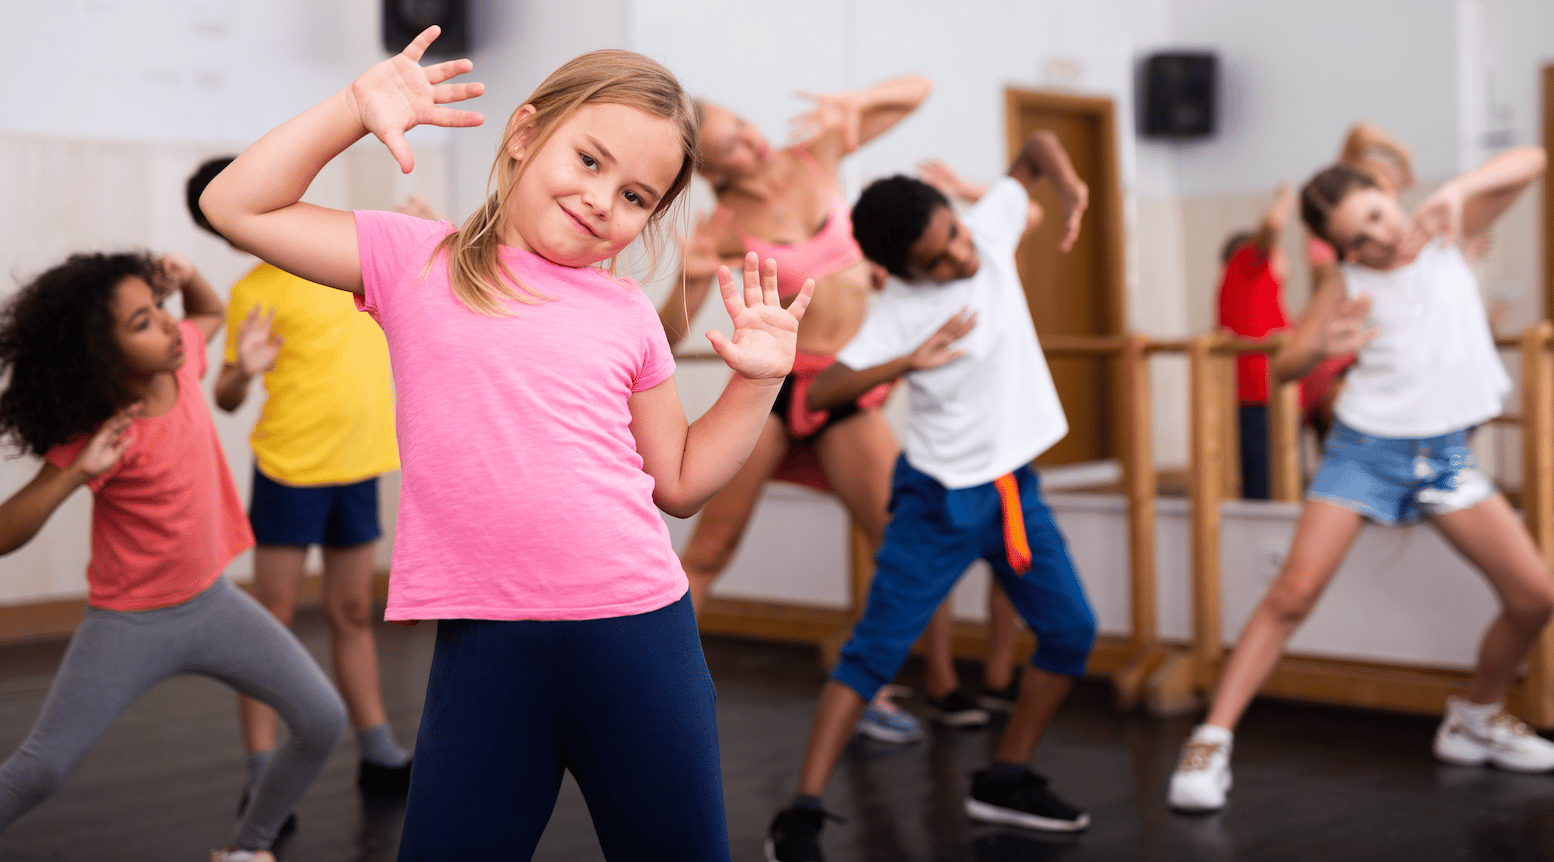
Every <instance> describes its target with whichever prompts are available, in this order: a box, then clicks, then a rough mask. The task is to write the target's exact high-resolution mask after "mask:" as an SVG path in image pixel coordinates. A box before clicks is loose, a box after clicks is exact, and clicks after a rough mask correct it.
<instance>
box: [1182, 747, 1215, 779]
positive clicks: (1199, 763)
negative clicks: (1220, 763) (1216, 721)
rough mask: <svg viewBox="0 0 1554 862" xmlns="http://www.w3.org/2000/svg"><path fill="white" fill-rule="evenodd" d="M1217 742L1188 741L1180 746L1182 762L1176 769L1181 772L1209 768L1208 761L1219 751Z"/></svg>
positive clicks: (1199, 770)
mask: <svg viewBox="0 0 1554 862" xmlns="http://www.w3.org/2000/svg"><path fill="white" fill-rule="evenodd" d="M1219 747H1220V744H1219V743H1217V742H1189V743H1187V745H1185V746H1183V748H1182V762H1181V765H1180V766H1178V767H1177V769H1179V770H1181V771H1182V772H1201V771H1203V770H1205V769H1208V768H1209V762H1210V761H1211V760H1213V759H1214V755H1215V754H1216V753H1218V752H1219Z"/></svg>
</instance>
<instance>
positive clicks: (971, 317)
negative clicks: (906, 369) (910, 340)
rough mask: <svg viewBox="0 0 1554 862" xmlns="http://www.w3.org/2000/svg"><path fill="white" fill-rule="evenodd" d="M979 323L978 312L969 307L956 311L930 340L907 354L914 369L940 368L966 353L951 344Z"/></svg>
mask: <svg viewBox="0 0 1554 862" xmlns="http://www.w3.org/2000/svg"><path fill="white" fill-rule="evenodd" d="M976 325H977V313H976V312H975V311H971V310H970V309H967V308H962V309H961V310H960V311H957V312H955V314H954V316H953V317H951V318H950V319H949V320H947V321H945V322H944V325H943V326H941V327H939V329H938V330H937V331H935V332H934V334H933V335H930V336H928V340H927V341H924V342H923V343H922V344H920V345H918V346H917V349H916V350H914V351H912V352H911V354H909V355H908V356H907V362H908V363H909V364H910V365H911V366H912V370H913V371H922V370H925V369H928V368H938V367H939V366H941V365H948V364H949V363H951V362H953V361H955V360H957V359H959V358H961V357H962V356H965V355H966V351H964V350H959V349H953V348H952V347H951V345H953V344H954V343H955V342H957V341H959V340H960V339H961V337H962V336H964V335H965V334H966V333H968V332H970V331H971V330H972V328H973V327H975V326H976Z"/></svg>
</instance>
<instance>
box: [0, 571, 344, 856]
mask: <svg viewBox="0 0 1554 862" xmlns="http://www.w3.org/2000/svg"><path fill="white" fill-rule="evenodd" d="M185 673H197V674H202V675H204V676H208V677H212V678H214V679H216V680H218V681H220V682H223V683H226V684H227V685H229V686H231V687H232V688H235V689H237V690H238V691H239V692H241V693H243V694H246V695H248V696H249V697H253V698H256V699H258V700H261V701H264V702H265V703H267V704H269V705H270V706H271V707H274V709H275V711H276V712H277V713H279V714H280V716H281V718H282V719H283V720H284V721H285V722H286V726H287V727H288V728H289V729H290V731H291V734H290V737H289V738H288V739H287V740H286V743H285V744H284V745H282V746H280V748H278V749H277V750H276V752H275V756H274V757H273V758H271V760H270V765H269V767H268V768H267V769H266V770H265V773H264V777H263V778H262V779H261V780H260V782H259V787H258V790H257V791H256V792H255V794H254V798H253V799H252V800H250V804H249V806H248V809H247V812H246V813H245V815H244V816H243V818H242V820H241V821H240V822H239V823H238V824H237V830H236V831H235V832H234V833H233V837H232V846H234V847H240V848H244V849H250V850H258V849H264V848H268V847H269V846H270V845H271V844H272V843H274V841H275V836H276V833H277V832H279V831H280V827H281V823H282V822H283V821H284V820H285V819H286V815H287V814H289V813H290V812H291V810H292V809H293V808H295V807H296V805H297V802H298V801H300V800H301V799H302V794H303V793H304V792H306V791H307V789H308V785H309V784H311V783H312V782H313V779H314V777H315V776H317V775H318V771H319V769H321V768H322V767H323V765H324V761H325V760H326V759H328V757H329V753H330V752H331V751H333V750H334V747H335V743H336V742H337V741H338V740H339V738H340V734H341V732H342V731H343V730H344V728H345V706H344V704H342V703H341V702H340V696H339V695H338V694H336V693H335V689H334V686H332V685H330V683H329V680H328V678H327V677H325V676H324V672H323V671H322V670H320V669H319V667H318V663H317V662H315V661H313V657H312V656H310V655H308V652H307V650H305V649H303V647H302V644H300V643H298V642H297V639H296V638H295V637H293V636H292V634H291V632H289V631H287V630H286V628H285V627H284V626H282V625H281V624H280V622H279V621H277V620H276V619H275V617H273V616H271V615H270V613H269V612H268V611H266V610H265V609H264V608H263V607H261V606H260V605H259V603H258V602H256V601H254V600H253V599H252V598H250V597H249V596H248V594H247V593H244V592H243V591H242V590H239V589H238V588H236V587H234V586H232V585H231V584H230V583H228V582H227V580H226V579H225V578H218V579H217V580H216V583H215V584H213V585H212V586H211V587H210V588H208V589H206V590H205V591H204V592H202V593H200V594H199V595H197V596H195V597H194V598H192V599H190V600H189V601H187V602H184V603H183V604H180V605H174V606H173V607H170V608H160V609H158V610H154V611H133V612H131V611H109V610H103V609H101V608H90V609H88V610H87V612H86V620H85V621H84V622H82V623H81V627H80V628H78V629H76V633H75V636H74V637H72V638H71V639H70V648H69V649H68V650H67V651H66V652H65V659H64V661H63V662H61V663H60V666H59V671H58V673H57V674H56V675H55V677H54V684H53V686H52V687H50V688H49V695H48V699H47V700H45V701H44V703H43V712H41V713H40V714H39V715H38V721H37V723H36V724H34V725H33V728H32V731H31V732H30V733H28V734H27V738H26V739H25V740H23V741H22V744H21V747H19V748H17V749H16V752H15V753H13V754H12V755H11V756H10V757H9V758H8V759H7V760H6V761H5V763H4V764H0V829H4V828H5V827H7V826H9V825H11V823H13V822H15V820H16V819H17V818H18V817H20V816H22V815H23V814H25V813H27V811H29V810H31V809H32V807H33V806H35V805H37V804H38V803H40V802H42V801H43V800H44V799H47V798H48V797H49V796H50V795H51V794H53V792H54V791H55V790H57V789H59V786H60V784H62V783H63V782H64V780H65V777H66V776H67V775H69V774H70V773H71V771H72V770H74V769H75V768H76V764H78V763H80V762H81V758H82V757H84V756H85V755H86V752H87V749H89V748H91V747H92V745H93V744H94V743H96V742H97V740H98V739H99V738H100V737H101V736H102V735H103V733H104V732H106V731H107V730H108V725H110V724H112V723H113V720H114V719H116V718H118V716H119V714H120V713H122V712H123V711H124V710H125V709H126V708H127V707H128V706H129V705H130V703H132V702H133V701H134V700H135V699H136V698H138V697H140V695H142V694H143V693H145V691H146V690H147V689H149V688H151V686H153V685H155V684H156V683H158V682H160V681H162V680H164V679H166V678H168V677H170V676H173V675H175V674H185Z"/></svg>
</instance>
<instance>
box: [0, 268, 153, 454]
mask: <svg viewBox="0 0 1554 862" xmlns="http://www.w3.org/2000/svg"><path fill="white" fill-rule="evenodd" d="M155 269H156V264H155V262H154V261H153V260H152V258H151V256H150V255H149V254H145V253H143V252H125V253H119V254H74V255H71V256H70V258H69V259H68V260H66V261H65V262H64V263H62V264H60V265H59V266H56V267H54V268H53V269H50V270H48V271H47V272H44V273H43V274H42V275H39V276H38V277H37V278H34V279H33V280H32V282H31V283H29V284H27V285H25V286H23V287H22V289H21V290H20V291H19V292H18V293H17V294H16V295H15V296H14V297H12V298H11V301H10V302H8V303H6V305H5V308H4V311H3V312H0V376H5V375H6V374H7V373H8V374H9V376H10V381H9V384H8V385H7V386H6V389H5V392H4V393H0V439H8V440H9V441H10V442H11V443H13V444H14V445H15V446H17V447H18V448H20V449H21V450H22V451H23V452H27V453H30V454H33V455H38V456H40V457H41V456H42V455H43V454H44V453H45V452H47V451H48V450H49V449H50V448H52V447H54V446H56V445H58V444H60V443H63V442H65V441H67V440H69V439H71V438H72V437H75V436H76V435H78V434H88V433H91V432H92V431H93V430H94V429H96V428H97V426H98V425H100V424H102V423H103V422H104V421H105V420H107V419H108V418H109V417H110V416H112V415H113V414H114V413H115V412H116V411H118V410H120V409H121V408H123V407H125V406H126V405H128V404H129V403H130V402H131V401H133V400H134V399H133V396H132V395H131V393H130V392H129V390H128V388H127V387H126V386H125V383H124V374H123V368H124V354H123V353H122V352H121V351H120V350H119V345H118V342H117V341H116V340H115V339H114V335H113V328H114V318H113V297H114V294H115V292H116V290H117V288H118V286H119V284H120V282H122V281H123V280H124V279H126V278H128V277H130V276H138V277H140V278H142V279H145V280H146V281H147V282H149V281H151V278H152V273H153V272H154V271H155Z"/></svg>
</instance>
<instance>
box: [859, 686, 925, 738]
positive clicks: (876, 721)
mask: <svg viewBox="0 0 1554 862" xmlns="http://www.w3.org/2000/svg"><path fill="white" fill-rule="evenodd" d="M902 691H903V690H902V689H900V688H899V687H897V686H892V685H887V686H885V687H884V688H882V689H880V690H879V693H878V694H876V695H875V696H874V701H873V702H872V703H870V704H869V708H868V709H866V710H864V711H863V718H860V719H858V732H859V733H861V734H863V735H864V736H867V737H868V738H870V739H875V740H879V741H880V742H894V743H907V742H916V741H918V740H919V739H922V738H923V725H922V723H921V722H919V721H918V720H917V719H916V718H914V717H912V714H911V713H909V712H907V711H905V710H903V709H902V708H901V707H899V706H896V703H895V701H893V700H891V698H892V697H895V696H897V695H898V694H901V693H902Z"/></svg>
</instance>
